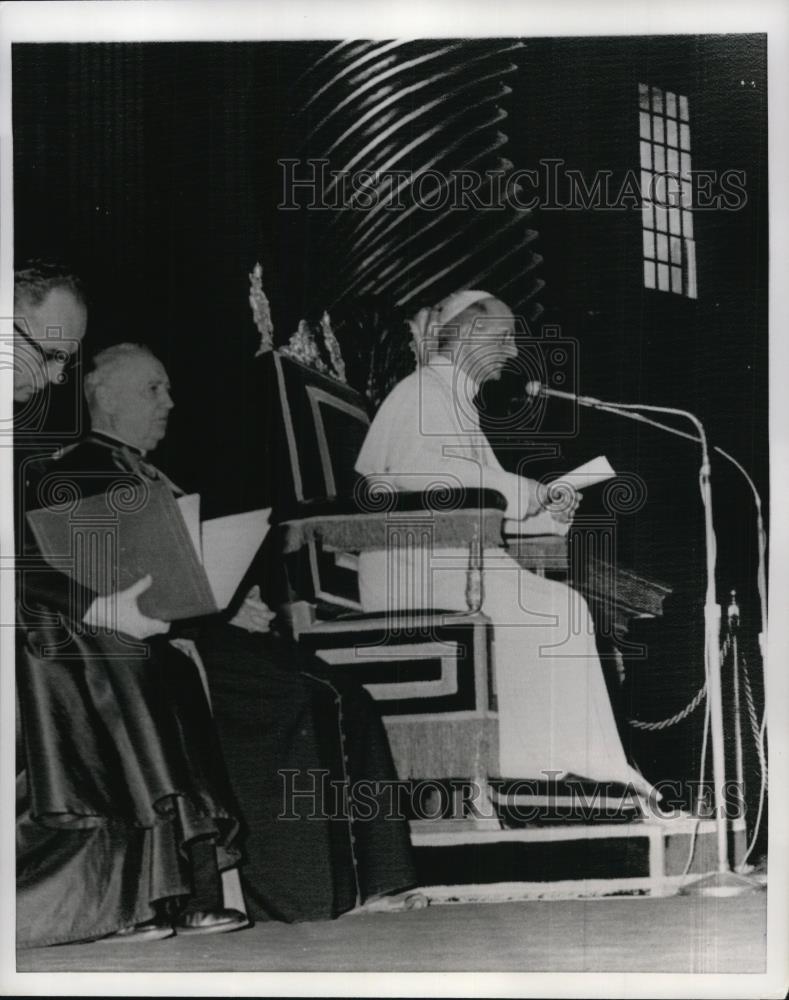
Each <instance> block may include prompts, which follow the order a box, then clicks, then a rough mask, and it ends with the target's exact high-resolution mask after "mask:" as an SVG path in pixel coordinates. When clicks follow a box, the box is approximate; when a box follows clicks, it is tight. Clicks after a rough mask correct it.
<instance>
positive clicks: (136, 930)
mask: <svg viewBox="0 0 789 1000" xmlns="http://www.w3.org/2000/svg"><path fill="white" fill-rule="evenodd" d="M174 934H175V931H174V930H173V928H172V927H170V926H169V925H168V924H160V923H158V922H157V921H156V920H146V921H145V923H144V924H135V925H134V926H133V927H122V928H121V929H120V930H119V931H115V933H114V934H108V935H107V937H103V938H99V939H98V942H97V943H98V944H126V943H127V942H128V943H129V944H142V943H143V942H145V941H163V940H164V939H165V938H169V937H172V936H173V935H174Z"/></svg>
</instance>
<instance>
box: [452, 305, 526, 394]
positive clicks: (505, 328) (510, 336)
mask: <svg viewBox="0 0 789 1000" xmlns="http://www.w3.org/2000/svg"><path fill="white" fill-rule="evenodd" d="M464 297H467V298H471V297H473V299H474V300H473V301H471V302H470V303H469V304H468V305H464ZM458 307H460V309H459V311H458ZM435 315H436V325H437V334H438V345H437V346H438V350H439V352H440V353H442V354H452V355H453V357H454V362H455V365H456V367H457V368H462V369H464V370H465V371H466V372H468V374H469V375H470V376H471V377H472V378H473V379H474V381H475V382H477V384H479V385H481V384H482V383H483V382H488V381H490V380H492V379H499V378H501V373H502V370H503V369H504V367H505V366H506V365H507V363H508V362H509V361H511V360H512V359H514V358H515V357H517V354H518V349H517V346H516V344H515V319H514V316H513V314H512V310H511V309H510V308H509V306H507V305H505V304H504V303H503V302H502V301H501V299H497V298H496V297H495V296H493V295H487V294H486V293H484V292H479V293H478V292H459V293H455V294H454V295H451V296H449V298H448V299H445V300H444V302H443V303H440V304H439V305H438V306H437V307H436V310H435Z"/></svg>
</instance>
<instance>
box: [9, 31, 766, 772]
mask: <svg viewBox="0 0 789 1000" xmlns="http://www.w3.org/2000/svg"><path fill="white" fill-rule="evenodd" d="M525 43H526V44H525V45H524V48H523V49H522V50H521V53H520V55H519V56H518V59H517V63H518V72H517V74H516V76H515V78H514V79H510V80H509V81H508V82H509V84H510V85H511V86H512V87H513V93H512V95H511V96H510V98H509V100H508V102H507V111H508V118H507V120H506V121H505V122H504V123H503V124H502V129H503V130H504V131H505V132H506V133H507V135H508V136H509V140H510V142H509V145H508V147H507V156H509V157H510V158H511V159H512V160H513V162H514V163H515V165H516V167H538V165H539V161H540V160H541V159H542V160H545V159H547V158H552V159H558V160H562V161H564V164H565V165H566V166H567V167H571V168H577V169H580V170H581V171H583V172H584V174H585V176H586V177H587V178H589V179H591V177H592V176H593V175H594V172H595V171H599V170H610V171H612V172H613V174H614V176H615V177H621V176H622V175H623V174H624V172H625V171H626V170H627V169H629V168H632V169H635V170H637V169H638V102H637V85H638V83H639V82H645V83H648V84H652V85H656V86H660V87H662V88H664V89H669V90H674V91H676V92H678V93H683V94H686V95H687V96H688V98H689V101H690V109H691V129H692V143H693V160H694V168H696V169H714V170H718V171H723V170H726V169H739V170H744V171H745V172H746V191H747V201H746V204H745V205H744V206H742V207H740V208H739V210H737V211H721V210H719V211H708V212H696V215H695V225H696V244H697V259H698V287H699V297H698V299H697V300H695V301H693V300H689V299H687V298H683V297H680V296H676V295H671V294H668V293H660V292H656V291H649V290H644V289H643V287H642V278H641V228H640V214H639V212H638V210H637V209H634V208H629V209H628V208H619V209H613V210H599V209H592V210H586V211H583V210H580V211H579V210H569V209H562V208H559V209H550V208H542V209H541V210H538V211H537V213H536V214H535V217H534V225H535V227H536V228H537V229H538V230H539V234H540V235H539V241H538V243H537V249H538V250H539V252H540V253H541V254H542V256H543V258H544V261H543V264H542V265H541V268H540V275H541V277H542V278H543V279H544V280H545V282H546V285H545V288H544V289H543V291H542V293H541V294H540V301H541V303H542V306H543V307H544V314H543V316H542V322H544V323H551V324H556V325H559V326H560V327H561V330H562V334H563V335H564V336H566V337H570V338H572V339H573V340H574V341H576V342H577V345H578V351H579V360H580V366H579V372H580V376H579V378H580V384H579V386H578V388H579V389H580V391H582V392H586V393H590V394H593V395H598V396H602V397H608V398H612V399H621V400H633V401H636V400H640V401H648V402H656V403H661V404H664V405H674V406H682V407H686V408H688V409H691V410H693V411H694V412H696V413H698V415H699V416H700V417H701V418H702V420H704V422H705V424H706V425H707V427H708V429H709V431H710V434H711V437H712V439H713V441H714V442H715V443H719V444H721V445H722V446H723V447H725V448H727V449H728V450H730V451H731V452H732V453H733V454H735V456H736V457H737V458H738V459H739V460H740V461H741V462H742V463H743V464H744V465H745V466H746V467H747V468H749V469H750V470H751V471H752V473H753V474H754V476H755V477H756V480H757V483H758V484H759V486H760V488H761V490H762V492H763V495H764V496H765V500H766V499H767V497H766V493H767V475H768V458H767V404H768V400H767V343H768V331H767V166H766V143H767V131H766V105H767V97H766V94H767V88H766V45H765V41H764V39H763V38H762V37H756V36H747V37H746V36H704V37H683V38H679V37H665V38H639V39H606V38H600V39H589V38H586V39H567V38H565V39H527V40H525ZM326 48H327V45H326V43H320V42H314V43H232V44H218V43H217V44H202V43H201V44H192V43H189V44H185V43H179V44H169V43H144V44H142V43H141V44H94V45H88V44H84V45H61V44H57V45H55V44H49V45H16V46H15V47H14V50H13V114H14V119H13V141H14V170H15V172H14V198H15V247H16V256H17V259H18V260H21V259H23V258H25V257H28V256H50V257H51V256H55V257H60V258H66V259H68V260H70V261H71V262H73V264H74V266H75V268H77V269H78V270H79V271H80V272H81V273H82V274H83V275H84V277H85V279H86V281H87V283H88V286H89V289H90V293H91V298H92V308H91V314H90V326H89V333H88V337H89V343H90V346H91V348H92V349H94V350H95V349H98V348H99V347H101V346H103V345H105V344H108V343H111V342H113V341H117V340H120V339H133V340H143V341H145V342H147V343H149V344H150V345H151V346H152V347H153V348H154V350H155V351H156V352H157V353H158V354H159V355H160V357H161V358H162V359H163V361H164V362H165V364H166V365H167V367H168V369H169V371H170V374H171V378H172V381H173V384H174V387H175V390H174V392H175V399H176V403H177V406H176V409H175V411H174V415H173V418H172V424H171V430H170V432H169V435H168V440H167V442H166V443H165V445H164V446H163V447H162V454H161V455H160V456H159V460H160V462H161V464H162V465H164V466H166V467H167V468H168V469H171V470H172V472H173V475H174V477H175V478H176V479H179V480H180V481H181V482H182V483H183V484H184V485H185V486H187V487H189V488H197V489H200V490H201V491H202V492H203V493H204V495H205V497H206V503H207V505H208V508H209V509H215V510H221V509H230V508H237V507H239V506H243V505H246V504H247V503H252V502H257V501H258V500H259V499H260V495H261V491H262V492H263V493H264V492H265V478H266V472H267V471H268V470H267V469H266V459H265V454H266V452H265V428H263V427H262V426H261V424H260V420H261V413H262V412H263V408H262V405H261V401H260V400H259V399H258V397H257V394H256V389H257V386H256V380H255V371H254V366H253V365H251V364H250V359H251V356H252V354H253V352H254V350H255V347H256V344H257V333H256V331H255V329H254V326H253V324H252V321H251V313H250V311H249V306H248V303H247V293H248V278H247V274H248V272H249V270H250V269H251V267H252V265H253V264H254V263H255V261H256V260H260V261H261V262H262V263H263V265H264V286H265V288H266V290H267V292H268V294H269V298H270V299H271V302H272V308H273V312H274V319H275V324H276V326H277V337H278V339H280V340H285V339H287V337H288V336H289V334H290V333H291V332H292V331H293V330H294V329H295V325H296V322H297V321H298V319H299V317H300V316H301V315H303V314H304V311H305V309H307V308H312V307H314V306H315V305H316V303H315V302H313V301H311V294H312V290H313V289H314V287H315V285H316V276H319V275H320V272H321V266H322V261H321V257H320V255H319V254H316V252H315V246H316V243H315V241H314V240H312V239H311V232H312V228H313V227H314V226H316V225H317V224H318V220H317V218H316V217H315V216H311V215H310V213H309V212H306V211H303V212H295V213H284V212H282V211H278V210H277V207H276V206H277V203H278V201H279V200H280V190H281V172H280V169H279V168H278V166H277V163H276V160H277V158H278V157H283V156H288V155H291V156H292V155H296V154H294V152H293V150H294V149H296V148H297V147H298V144H299V142H300V138H301V136H300V129H301V128H302V119H300V118H299V115H298V114H297V110H298V109H297V106H296V105H297V97H298V95H299V93H300V90H299V79H300V77H301V75H302V74H303V72H304V70H305V69H306V68H307V67H309V66H310V65H312V64H314V62H315V60H316V59H317V58H319V56H320V55H321V54H322V53H323V52H325V51H326ZM321 252H322V253H323V252H324V251H321ZM317 305H319V303H317ZM532 334H534V335H539V330H534V329H532ZM519 391H520V387H519V386H518V385H517V384H512V383H511V382H510V383H506V384H505V385H504V386H503V388H502V391H501V397H502V399H503V398H504V396H506V395H507V394H510V396H511V395H513V394H515V395H517V393H518V392H519ZM67 393H68V389H66V390H62V392H61V394H60V397H59V396H58V394H57V393H55V394H54V397H53V400H52V413H53V414H55V415H57V412H58V406H59V405H66V404H65V402H64V400H65V396H66V395H67ZM59 400H60V401H59ZM551 406H552V407H554V408H555V409H554V412H555V413H556V416H557V419H560V418H561V414H560V413H558V410H557V409H556V408H560V407H561V406H562V404H559V403H557V404H553V403H552V404H551ZM54 419H57V416H55V417H54ZM560 444H561V453H560V455H559V456H558V457H557V458H556V459H554V460H552V462H547V463H544V464H543V465H539V464H538V465H535V470H534V471H535V473H539V472H542V471H549V470H550V469H551V468H554V467H555V469H556V470H557V471H559V470H560V469H561V468H566V467H568V466H570V465H571V464H573V463H574V462H576V461H581V460H584V459H586V458H588V457H591V456H592V455H595V454H598V453H601V452H604V453H606V454H607V455H608V456H609V458H610V460H611V462H612V464H614V466H615V468H617V469H618V470H620V471H623V472H625V471H627V472H632V473H634V474H637V475H638V476H640V477H641V478H642V480H643V482H644V483H645V486H646V491H647V492H646V504H645V506H644V507H643V508H642V509H641V510H640V511H639V512H637V513H634V514H632V515H627V516H622V517H621V518H620V523H619V525H618V532H617V543H618V546H619V550H620V555H621V559H622V562H623V563H624V564H626V565H629V566H632V567H634V568H635V569H637V570H639V571H640V572H643V573H644V574H646V575H654V576H656V577H658V578H660V579H662V580H665V581H666V582H668V583H670V584H672V585H673V586H674V587H675V596H674V597H673V598H672V599H670V600H669V602H668V605H667V615H666V618H665V619H664V620H663V621H662V622H660V623H652V624H651V625H645V626H644V628H643V630H642V631H641V633H640V636H641V638H646V639H648V641H649V650H650V657H649V659H648V661H646V662H644V663H635V664H634V665H633V666H632V669H631V680H630V684H629V687H628V689H627V693H626V699H627V701H628V706H627V707H628V710H632V711H634V712H636V713H637V714H640V715H642V716H651V717H653V718H654V717H658V716H660V715H661V714H670V713H671V712H672V711H674V710H675V708H677V707H681V705H682V704H684V703H685V701H687V699H688V697H690V695H692V693H693V692H694V691H695V690H696V688H697V687H698V685H699V683H700V682H701V678H702V667H701V661H700V649H701V631H700V620H701V619H700V599H701V593H702V588H703V580H702V576H701V566H702V558H703V551H702V537H703V536H702V534H701V517H700V503H699V497H698V487H697V479H696V472H697V461H698V456H697V454H696V452H695V450H694V448H693V447H692V446H691V445H690V444H688V443H685V442H683V441H679V440H677V439H673V438H667V437H664V436H661V435H659V434H657V432H653V431H651V430H646V429H640V428H638V427H636V426H635V425H624V424H623V423H621V422H616V421H615V419H614V418H612V417H607V416H604V415H599V414H591V413H589V412H587V411H584V412H583V413H582V414H581V423H580V426H579V434H578V435H577V436H576V437H574V438H572V439H569V440H566V439H564V440H562V441H561V442H560ZM714 477H715V500H716V511H717V525H718V529H719V533H720V537H719V548H720V575H719V584H720V588H721V592H722V593H723V592H724V591H725V590H726V589H728V588H729V587H732V586H734V587H737V589H738V592H739V593H740V595H741V599H742V603H743V609H744V612H745V618H746V621H749V622H750V623H751V624H752V625H753V626H754V627H756V628H758V620H757V608H756V603H755V591H754V586H753V579H754V567H755V562H754V560H755V540H754V536H753V531H752V508H751V505H750V499H749V493H748V490H747V488H746V487H744V486H743V485H742V483H741V482H740V480H739V479H738V476H737V474H736V473H733V472H732V471H731V470H730V469H728V468H727V467H726V466H725V465H724V464H723V462H722V461H716V463H715V465H714ZM596 503H597V500H596V496H595V495H594V494H593V493H592V492H591V491H590V494H589V496H588V497H587V499H586V500H585V503H584V506H585V509H586V510H587V511H589V512H594V511H595V509H596V507H595V505H596ZM636 637H638V635H637V636H636ZM697 714H698V715H699V720H695V719H691V720H690V721H689V722H688V723H686V724H684V725H683V728H682V730H681V731H678V730H673V731H671V732H670V733H669V735H668V736H666V737H664V738H661V737H650V738H649V739H648V740H647V739H644V740H641V742H640V743H639V742H638V741H637V745H636V750H637V752H638V754H639V759H640V761H641V763H642V766H643V767H644V768H645V770H647V772H648V773H649V772H650V771H651V772H652V776H653V777H659V776H660V774H659V773H658V772H659V771H660V769H661V767H663V764H662V761H663V760H664V759H665V756H666V754H668V753H669V752H670V744H675V745H678V744H681V745H682V747H683V748H685V749H684V750H683V751H682V754H683V756H684V757H685V758H686V759H685V761H684V763H683V767H685V768H686V769H687V770H690V769H691V761H692V759H695V758H696V755H697V750H698V746H697V744H698V737H699V731H700V727H699V725H698V724H697V723H698V722H700V713H697Z"/></svg>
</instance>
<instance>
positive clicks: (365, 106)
mask: <svg viewBox="0 0 789 1000" xmlns="http://www.w3.org/2000/svg"><path fill="white" fill-rule="evenodd" d="M523 58H524V47H523V43H522V42H520V41H518V40H514V39H478V40H469V39H409V40H403V39H398V40H374V41H373V40H348V41H342V42H337V43H335V44H332V43H325V51H324V52H323V53H322V54H321V55H320V57H319V58H317V59H315V61H314V62H313V63H312V64H311V65H310V66H309V68H308V69H307V70H306V71H305V72H304V74H303V76H302V77H301V79H300V80H299V81H298V85H297V87H296V89H295V93H296V101H297V102H298V104H299V106H298V107H297V109H296V113H295V116H294V121H295V123H296V124H297V126H298V127H299V129H300V135H299V136H298V145H296V146H295V148H294V153H293V154H292V155H294V156H295V155H298V156H299V157H300V159H299V161H298V162H299V170H298V172H297V174H296V175H294V180H296V181H297V180H303V179H304V178H305V177H314V178H315V182H316V183H315V189H316V191H317V195H316V202H317V204H319V205H320V206H321V211H320V212H314V213H313V214H312V216H311V218H310V224H311V229H310V238H311V240H312V245H313V248H312V249H311V251H310V258H311V260H312V265H313V273H314V275H315V278H314V282H315V285H316V291H315V292H314V293H313V300H314V302H315V305H316V306H317V307H318V308H319V309H323V308H326V309H328V310H329V311H330V313H331V316H332V320H333V322H334V328H335V332H336V333H337V337H338V339H339V341H340V343H341V345H342V349H343V356H344V357H345V360H346V363H347V369H348V373H349V380H350V382H351V383H352V384H353V385H355V387H356V388H357V389H359V390H360V391H363V392H366V394H367V397H368V399H369V401H370V403H371V404H372V406H373V408H377V406H378V405H379V404H380V403H381V401H382V400H383V399H384V398H385V396H386V394H387V392H388V391H389V390H390V389H391V388H392V386H393V385H395V384H396V383H397V382H398V381H399V380H400V379H401V378H403V377H404V376H405V375H407V374H408V372H409V371H411V370H412V369H413V367H414V358H413V354H412V353H411V349H410V346H409V344H410V340H411V335H410V331H409V329H408V326H407V325H406V324H405V323H404V322H403V320H404V319H405V318H407V317H410V316H412V315H414V314H415V313H416V312H417V310H418V309H419V308H420V307H422V306H429V305H433V304H434V303H436V302H438V301H440V300H441V299H442V298H444V297H445V296H446V295H448V294H450V293H452V292H454V291H456V290H457V289H459V288H479V287H480V286H482V287H485V288H487V289H489V291H490V292H491V293H492V294H494V295H496V296H497V297H499V298H501V299H502V300H503V301H505V302H507V303H508V305H510V306H511V308H512V310H513V312H514V313H515V314H516V316H519V317H522V319H523V320H524V321H525V322H526V323H532V322H533V321H535V320H536V319H537V318H538V317H539V316H540V314H541V312H542V307H541V306H540V305H539V303H538V302H537V298H536V297H537V295H538V294H539V292H540V290H541V289H542V287H543V286H544V281H543V280H542V279H541V278H538V277H537V269H538V268H539V265H540V264H541V262H542V257H541V256H540V254H539V253H537V252H536V250H535V249H534V245H535V243H536V240H537V237H538V233H537V231H536V230H535V229H534V228H533V212H532V210H531V208H529V207H526V205H527V204H528V201H527V199H526V198H525V196H524V193H523V192H522V191H521V185H520V184H519V182H518V179H517V173H516V166H519V165H516V164H515V163H514V162H513V161H512V160H511V159H510V158H509V155H512V154H511V153H510V154H509V155H508V144H509V137H508V135H507V131H506V129H507V124H508V123H507V119H508V115H509V113H510V109H517V107H518V103H517V99H518V96H519V95H518V94H517V93H515V94H513V91H514V89H515V88H516V87H517V83H516V80H517V77H518V63H519V61H520V60H522V59H523ZM293 162H296V161H293ZM287 183H288V180H287V176H286V191H287ZM301 194H302V192H301V191H300V190H297V189H294V193H293V199H294V203H296V204H298V203H300V197H301Z"/></svg>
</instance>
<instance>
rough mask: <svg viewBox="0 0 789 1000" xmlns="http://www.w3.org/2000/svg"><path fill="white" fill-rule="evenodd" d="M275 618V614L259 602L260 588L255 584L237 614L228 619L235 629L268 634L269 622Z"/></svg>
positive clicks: (269, 629)
mask: <svg viewBox="0 0 789 1000" xmlns="http://www.w3.org/2000/svg"><path fill="white" fill-rule="evenodd" d="M276 617H277V614H276V612H275V611H272V610H271V608H269V606H268V605H267V604H266V603H265V602H264V601H262V600H261V598H260V587H258V586H257V584H256V585H255V586H254V587H253V588H252V590H250V592H249V593H248V594H247V596H246V598H245V599H244V603H243V604H242V605H241V607H240V608H239V609H238V614H237V615H236V616H235V618H231V619H230V624H231V625H235V626H236V628H243V629H246V630H247V632H269V631H271V622H272V621H273V620H274V619H275V618H276Z"/></svg>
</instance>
